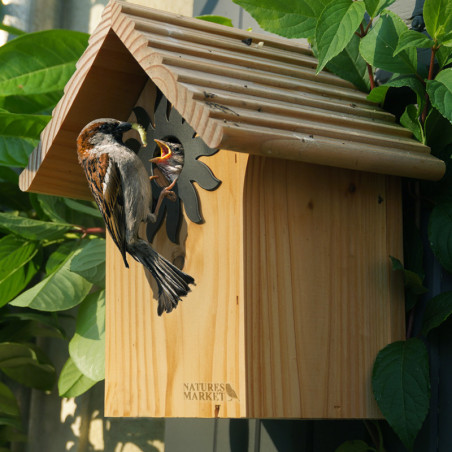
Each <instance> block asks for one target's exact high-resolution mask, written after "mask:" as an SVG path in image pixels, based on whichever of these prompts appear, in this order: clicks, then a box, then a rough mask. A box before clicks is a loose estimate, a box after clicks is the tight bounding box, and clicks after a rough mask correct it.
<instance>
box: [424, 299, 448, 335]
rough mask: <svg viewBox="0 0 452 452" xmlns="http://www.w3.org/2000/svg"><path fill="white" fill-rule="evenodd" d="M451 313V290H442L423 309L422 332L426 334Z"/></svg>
mask: <svg viewBox="0 0 452 452" xmlns="http://www.w3.org/2000/svg"><path fill="white" fill-rule="evenodd" d="M451 314H452V292H443V293H441V294H439V295H437V296H436V297H433V298H432V299H431V300H429V301H428V302H427V305H426V306H425V311H424V318H423V325H422V334H423V335H424V336H427V334H428V333H430V331H431V330H432V329H433V328H436V327H438V326H440V325H441V324H442V323H443V322H444V321H445V320H447V319H448V318H449V317H450V315H451Z"/></svg>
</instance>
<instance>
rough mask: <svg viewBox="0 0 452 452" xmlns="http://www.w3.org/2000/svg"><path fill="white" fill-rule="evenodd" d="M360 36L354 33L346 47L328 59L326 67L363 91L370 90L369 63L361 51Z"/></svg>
mask: <svg viewBox="0 0 452 452" xmlns="http://www.w3.org/2000/svg"><path fill="white" fill-rule="evenodd" d="M359 42H360V38H359V37H358V36H356V35H355V34H354V35H353V37H352V39H351V40H350V42H349V43H348V44H347V45H346V46H345V49H344V50H342V52H340V53H339V55H337V56H335V57H334V58H333V59H332V60H330V61H328V63H327V64H326V68H327V69H328V70H329V71H331V72H333V73H334V74H336V75H338V76H339V77H341V78H343V79H344V80H348V81H349V82H351V83H353V84H354V85H355V86H356V87H357V88H359V89H360V90H361V91H365V92H368V91H369V88H370V81H369V76H368V73H367V64H366V62H365V61H364V59H363V57H362V56H361V55H360V53H359Z"/></svg>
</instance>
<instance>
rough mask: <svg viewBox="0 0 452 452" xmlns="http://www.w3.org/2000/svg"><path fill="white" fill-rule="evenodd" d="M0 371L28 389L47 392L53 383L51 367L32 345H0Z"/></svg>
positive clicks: (53, 370) (11, 343) (6, 343)
mask: <svg viewBox="0 0 452 452" xmlns="http://www.w3.org/2000/svg"><path fill="white" fill-rule="evenodd" d="M0 370H1V371H2V372H4V373H5V374H6V375H8V377H10V378H12V379H13V380H16V381H18V382H19V383H22V384H23V385H25V386H28V387H30V388H35V389H42V390H49V389H51V388H52V386H53V384H54V382H55V369H54V367H53V365H52V364H51V363H50V361H49V359H48V358H47V357H46V356H45V355H44V354H43V353H42V352H41V351H40V350H39V349H38V348H37V347H36V346H35V345H32V344H19V343H14V342H3V343H0Z"/></svg>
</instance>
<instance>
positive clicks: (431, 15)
mask: <svg viewBox="0 0 452 452" xmlns="http://www.w3.org/2000/svg"><path fill="white" fill-rule="evenodd" d="M424 22H425V28H426V30H427V31H428V34H429V35H430V36H431V37H432V38H433V39H434V40H438V39H439V38H440V37H441V36H442V35H445V34H446V33H448V32H450V31H451V30H452V2H451V1H450V0H425V2H424Z"/></svg>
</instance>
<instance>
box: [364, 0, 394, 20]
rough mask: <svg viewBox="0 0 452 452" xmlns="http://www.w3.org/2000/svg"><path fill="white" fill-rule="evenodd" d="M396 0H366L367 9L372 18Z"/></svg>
mask: <svg viewBox="0 0 452 452" xmlns="http://www.w3.org/2000/svg"><path fill="white" fill-rule="evenodd" d="M394 2H395V0H364V3H365V4H366V11H367V13H368V14H369V16H370V17H371V18H372V19H375V17H377V16H378V15H379V14H380V12H381V11H383V10H384V9H385V8H387V7H388V6H390V5H392V4H393V3H394Z"/></svg>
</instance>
